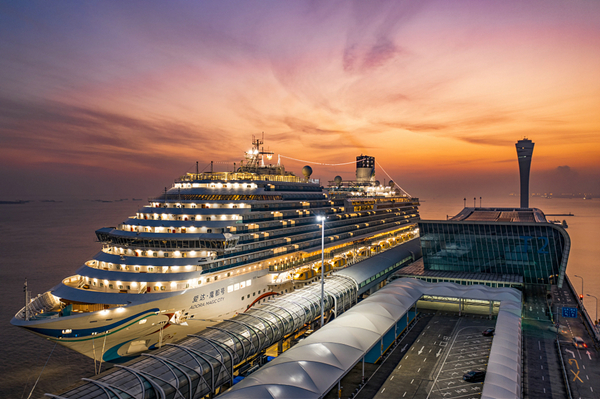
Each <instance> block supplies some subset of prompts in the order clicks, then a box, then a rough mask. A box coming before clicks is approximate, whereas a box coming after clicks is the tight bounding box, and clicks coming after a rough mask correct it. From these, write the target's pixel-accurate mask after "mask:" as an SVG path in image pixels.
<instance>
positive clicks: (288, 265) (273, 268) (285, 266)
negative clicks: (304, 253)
mask: <svg viewBox="0 0 600 399" xmlns="http://www.w3.org/2000/svg"><path fill="white" fill-rule="evenodd" d="M402 236H405V237H406V238H405V239H404V240H402V241H400V242H399V243H396V242H394V243H390V246H389V247H388V248H385V249H383V248H382V249H379V250H378V251H376V252H373V251H370V250H369V251H367V253H366V254H365V255H358V247H360V246H369V245H371V244H373V243H375V242H379V241H382V240H386V239H389V238H391V237H393V234H392V233H390V234H386V235H383V236H379V237H375V238H371V239H368V240H365V241H361V242H360V243H355V244H354V245H352V246H351V247H343V248H336V249H333V250H330V251H327V252H325V260H331V259H333V258H334V257H335V256H336V255H339V254H340V253H344V252H347V251H348V250H349V249H351V250H352V251H353V252H355V253H356V255H355V258H360V259H361V260H362V259H367V258H370V257H371V256H374V255H377V254H379V253H381V252H383V251H387V250H388V249H391V248H393V247H395V246H396V245H399V244H401V243H403V242H406V241H409V240H411V239H413V238H416V237H418V234H417V233H415V234H413V233H409V232H406V233H402V234H400V235H399V237H402ZM319 260H321V253H320V252H319V253H318V254H315V255H312V256H309V257H306V258H303V259H302V260H301V261H292V262H284V263H279V264H274V265H270V266H269V271H270V272H283V271H286V270H290V269H293V268H297V267H302V266H306V265H308V264H310V263H313V262H316V261H319ZM353 263H354V261H352V262H349V264H353Z"/></svg>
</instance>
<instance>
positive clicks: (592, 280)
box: [0, 197, 600, 398]
mask: <svg viewBox="0 0 600 399" xmlns="http://www.w3.org/2000/svg"><path fill="white" fill-rule="evenodd" d="M423 200H424V201H423V202H422V204H421V207H420V211H421V217H422V218H423V219H438V220H439V219H442V220H444V219H446V216H447V215H449V216H453V215H455V214H457V213H458V212H459V211H460V210H461V209H462V207H463V199H462V198H454V199H453V198H424V199H423ZM143 204H144V202H142V201H132V200H131V199H130V200H122V201H113V202H99V201H90V200H87V201H86V200H64V201H62V202H40V201H35V202H29V203H25V204H2V205H0V245H1V246H0V282H1V284H0V287H1V289H2V291H1V297H0V298H1V299H2V301H1V302H0V323H1V326H2V328H1V329H0V338H1V339H0V345H1V347H2V349H1V353H2V357H1V360H0V397H2V398H27V397H28V396H29V394H30V392H31V390H32V388H33V386H34V385H35V384H36V381H38V378H39V381H38V382H37V385H35V390H34V391H33V394H32V396H31V397H32V398H42V397H43V395H44V393H46V392H48V393H57V392H60V391H61V390H63V389H64V388H66V387H68V386H70V385H72V384H74V383H77V382H79V381H80V379H81V378H83V377H91V376H93V374H94V362H93V360H92V359H90V358H88V357H85V356H83V355H80V354H79V353H77V352H74V351H71V350H69V349H66V348H64V347H62V346H60V345H55V344H54V343H53V342H50V341H48V340H45V339H43V338H41V337H38V336H35V335H34V334H31V333H29V332H27V331H24V330H23V329H20V328H17V327H14V326H12V325H11V324H10V320H11V318H12V317H13V316H14V314H15V313H17V312H18V311H19V310H20V309H21V308H22V307H23V305H24V303H25V295H24V292H23V283H24V281H25V278H27V281H28V286H29V291H31V292H32V295H33V296H35V295H37V294H39V293H43V292H45V291H46V290H48V289H50V288H51V287H53V286H55V285H57V284H58V283H59V282H60V281H61V279H63V278H65V277H68V276H70V275H73V274H75V271H76V270H77V269H78V268H79V267H80V266H81V265H83V263H84V262H85V261H87V260H89V259H91V257H92V256H93V255H94V254H95V253H97V252H98V251H99V250H100V244H99V243H98V242H96V237H95V234H94V231H95V230H96V229H98V228H100V227H107V226H116V225H117V224H119V223H120V222H122V221H124V220H125V219H127V217H128V216H130V215H133V214H135V213H136V210H137V209H138V208H139V207H141V206H142V205H143ZM472 204H473V202H472V201H471V202H470V201H467V206H470V205H472ZM477 205H479V199H478V200H477ZM482 205H483V206H498V207H501V206H509V207H512V206H518V198H517V197H506V198H499V199H485V198H484V199H483V204H482ZM530 206H532V207H537V208H540V209H542V210H543V211H544V212H545V213H547V214H553V213H569V212H571V213H573V214H574V215H575V216H572V217H562V216H561V217H556V219H560V220H561V221H562V220H563V219H565V220H567V223H568V224H569V228H568V229H567V231H568V233H569V235H570V236H571V241H572V252H571V255H570V258H569V265H568V268H567V274H568V275H569V276H570V278H571V281H572V282H573V285H574V286H575V288H576V289H577V290H581V279H579V278H576V277H574V275H575V274H576V275H579V276H582V277H583V279H584V290H585V293H586V294H588V293H589V294H591V295H595V296H597V297H599V298H600V276H599V274H600V272H599V267H598V266H599V264H598V263H599V262H600V245H599V244H598V239H599V238H600V200H598V199H593V200H582V199H552V200H548V199H543V198H532V200H531V203H530ZM549 219H555V217H549ZM584 303H585V306H586V308H587V309H588V311H589V314H590V316H591V317H592V318H595V311H596V307H595V306H596V304H595V300H594V299H593V298H591V297H585V299H584ZM50 354H51V355H50ZM42 370H43V372H42Z"/></svg>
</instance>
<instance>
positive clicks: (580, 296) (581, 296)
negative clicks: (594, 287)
mask: <svg viewBox="0 0 600 399" xmlns="http://www.w3.org/2000/svg"><path fill="white" fill-rule="evenodd" d="M574 276H575V277H579V278H580V279H581V294H579V300H580V301H582V302H583V277H581V276H578V275H576V274H575V275H574Z"/></svg>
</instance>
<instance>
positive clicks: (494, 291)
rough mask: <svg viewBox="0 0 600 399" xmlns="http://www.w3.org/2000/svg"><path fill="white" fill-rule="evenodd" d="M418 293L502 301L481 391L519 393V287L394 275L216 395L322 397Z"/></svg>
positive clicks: (504, 394)
mask: <svg viewBox="0 0 600 399" xmlns="http://www.w3.org/2000/svg"><path fill="white" fill-rule="evenodd" d="M422 295H432V296H450V297H454V298H463V299H481V300H493V301H500V302H501V305H500V313H499V314H498V321H497V323H496V334H495V337H494V341H493V344H492V349H491V353H490V360H489V363H488V369H487V376H486V379H485V384H484V389H483V394H482V397H483V398H518V397H520V390H521V318H520V315H521V292H520V291H517V290H515V289H513V288H491V287H487V286H484V285H472V286H463V285H458V284H454V283H427V282H425V281H421V280H415V279H407V278H403V279H398V280H395V281H393V282H392V283H390V284H388V285H387V286H385V287H384V288H382V289H381V290H379V291H377V292H376V293H374V294H373V295H371V296H369V298H367V299H365V300H364V301H362V302H360V303H359V304H357V305H356V306H354V307H353V308H352V309H350V310H349V311H347V312H346V313H344V314H342V315H340V316H339V317H338V318H337V319H335V320H334V321H332V322H331V323H329V324H327V325H326V326H324V327H323V328H322V329H320V330H319V331H317V332H316V333H314V334H312V335H311V336H309V337H308V338H306V339H305V340H303V341H302V342H300V343H299V344H297V345H296V346H294V347H293V348H292V349H290V350H288V351H287V352H285V353H283V354H282V355H280V356H279V357H277V358H276V359H274V360H273V361H271V362H269V363H268V364H266V365H265V366H263V367H262V368H261V369H260V370H259V371H257V372H255V373H253V374H251V375H250V376H249V377H247V378H245V379H244V380H242V381H241V382H239V383H238V384H236V385H235V386H233V387H232V388H231V389H229V390H228V391H226V392H225V393H224V394H222V395H220V397H221V398H226V399H234V398H240V399H252V398H260V399H264V398H281V399H288V398H321V397H323V396H324V395H326V394H327V392H329V391H330V390H331V388H332V387H333V386H334V385H335V384H336V383H337V382H338V381H339V380H340V379H341V378H342V377H343V376H344V375H346V373H348V372H349V371H350V370H351V369H352V367H354V365H355V364H356V363H358V362H359V361H360V360H361V359H362V358H363V356H364V355H365V354H366V353H367V352H368V351H369V350H370V349H371V348H372V347H373V346H374V345H376V344H378V343H379V342H380V340H381V337H382V336H383V335H384V334H385V333H386V332H387V331H388V330H389V329H390V328H393V326H394V324H395V323H397V322H398V320H399V319H400V318H401V317H403V316H404V315H405V314H406V312H407V311H408V310H409V309H410V308H411V307H412V306H413V305H414V304H415V303H416V302H417V301H418V300H419V298H420V297H421V296H422Z"/></svg>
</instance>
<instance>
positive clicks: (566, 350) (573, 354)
mask: <svg viewBox="0 0 600 399" xmlns="http://www.w3.org/2000/svg"><path fill="white" fill-rule="evenodd" d="M565 352H569V353H570V354H571V356H573V357H575V353H573V351H571V350H568V349H565Z"/></svg>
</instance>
